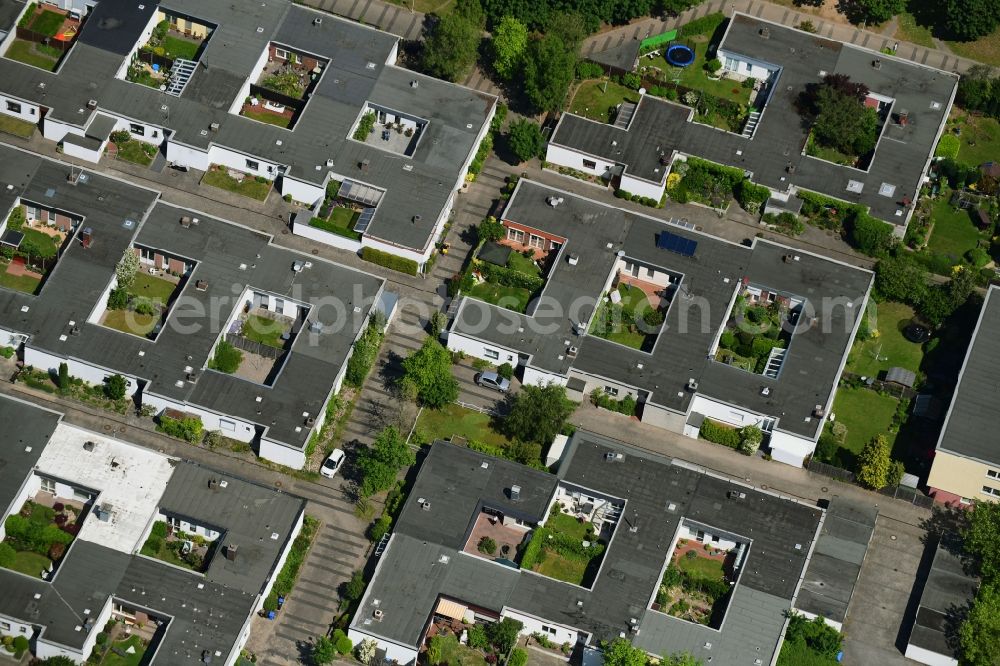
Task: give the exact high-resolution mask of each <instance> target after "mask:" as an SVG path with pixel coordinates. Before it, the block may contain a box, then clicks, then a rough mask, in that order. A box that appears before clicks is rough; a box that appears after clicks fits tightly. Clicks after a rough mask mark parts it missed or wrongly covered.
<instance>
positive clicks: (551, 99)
mask: <svg viewBox="0 0 1000 666" xmlns="http://www.w3.org/2000/svg"><path fill="white" fill-rule="evenodd" d="M575 70H576V54H575V52H574V51H572V50H570V49H569V48H567V47H566V43H565V42H564V41H563V40H562V39H561V38H559V37H558V36H557V35H554V34H548V35H545V36H544V37H541V38H538V39H533V40H531V42H530V43H529V44H528V48H527V50H526V52H525V58H524V92H525V94H526V95H527V97H528V101H529V102H530V103H531V106H532V107H533V108H534V109H535V110H536V111H555V110H556V109H558V108H559V107H560V106H562V103H563V100H564V99H565V97H566V91H567V90H569V84H570V83H572V82H573V73H574V71H575Z"/></svg>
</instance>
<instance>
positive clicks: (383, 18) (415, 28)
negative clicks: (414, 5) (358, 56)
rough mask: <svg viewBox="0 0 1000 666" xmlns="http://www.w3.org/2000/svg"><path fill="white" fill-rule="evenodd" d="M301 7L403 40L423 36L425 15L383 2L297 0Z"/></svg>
mask: <svg viewBox="0 0 1000 666" xmlns="http://www.w3.org/2000/svg"><path fill="white" fill-rule="evenodd" d="M298 1H299V2H300V4H303V5H306V6H307V7H312V8H314V9H322V10H323V11H326V12H330V13H331V14H337V15H339V16H345V17H347V18H349V19H354V20H355V21H358V22H360V23H364V24H365V25H373V26H375V27H376V28H380V29H382V30H385V31H386V32H391V33H392V34H394V35H399V36H400V37H402V38H403V39H420V38H421V37H422V34H421V33H422V32H423V26H424V18H425V15H424V14H421V13H420V12H414V11H411V10H410V9H409V8H408V7H401V6H400V5H395V4H392V3H391V2H383V1H382V0H298Z"/></svg>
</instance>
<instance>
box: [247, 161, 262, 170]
mask: <svg viewBox="0 0 1000 666" xmlns="http://www.w3.org/2000/svg"><path fill="white" fill-rule="evenodd" d="M247 168H248V169H250V170H251V171H256V170H257V169H259V168H260V162H255V161H254V160H247Z"/></svg>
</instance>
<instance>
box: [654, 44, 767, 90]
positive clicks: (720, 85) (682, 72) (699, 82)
mask: <svg viewBox="0 0 1000 666" xmlns="http://www.w3.org/2000/svg"><path fill="white" fill-rule="evenodd" d="M710 39H711V35H696V36H694V37H691V38H690V39H689V40H687V41H690V42H691V43H692V45H693V46H694V56H695V57H694V62H693V63H692V64H691V65H690V66H689V67H674V66H673V65H671V64H670V63H668V62H667V60H666V58H665V57H664V51H663V50H661V52H660V55H658V56H656V57H655V58H652V59H650V58H647V57H645V56H640V58H639V69H640V70H642V69H644V68H645V69H646V71H645V73H646V74H647V75H649V76H654V77H659V76H661V74H662V77H663V78H665V79H666V81H667V82H674V83H677V84H679V85H682V86H685V87H687V88H694V89H695V90H700V91H702V92H704V93H707V94H709V95H712V96H714V97H719V98H721V99H726V100H729V101H731V102H737V103H738V104H743V105H746V104H748V103H749V102H750V88H744V87H743V86H742V85H741V83H742V82H740V81H733V80H730V79H719V80H718V81H716V80H713V79H711V78H709V76H708V72H707V71H705V62H706V61H705V56H706V54H707V52H708V46H709V40H710ZM657 72H659V73H661V74H657Z"/></svg>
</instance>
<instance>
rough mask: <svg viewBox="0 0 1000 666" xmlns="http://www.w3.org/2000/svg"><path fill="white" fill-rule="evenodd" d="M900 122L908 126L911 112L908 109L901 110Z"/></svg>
mask: <svg viewBox="0 0 1000 666" xmlns="http://www.w3.org/2000/svg"><path fill="white" fill-rule="evenodd" d="M899 124H900V125H901V126H903V127H906V126H907V125H909V124H910V112H909V111H907V110H906V109H903V110H901V111H900V112H899Z"/></svg>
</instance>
